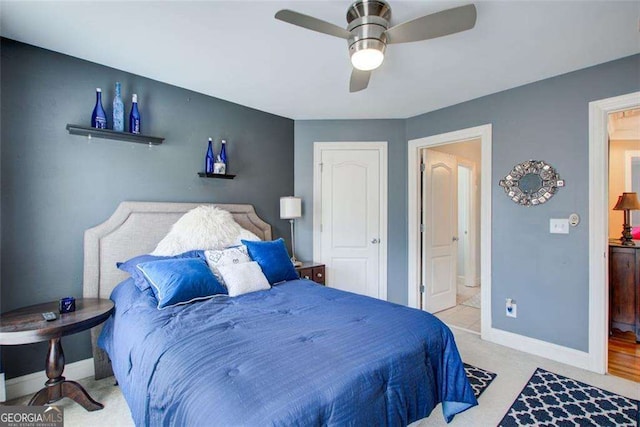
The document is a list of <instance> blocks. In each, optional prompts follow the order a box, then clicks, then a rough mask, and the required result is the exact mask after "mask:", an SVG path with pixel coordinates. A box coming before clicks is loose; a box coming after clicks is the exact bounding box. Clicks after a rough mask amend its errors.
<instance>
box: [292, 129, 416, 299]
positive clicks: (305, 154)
mask: <svg viewBox="0 0 640 427" xmlns="http://www.w3.org/2000/svg"><path fill="white" fill-rule="evenodd" d="M404 132H405V121H404V120H296V123H295V162H296V167H295V187H296V188H295V190H296V191H295V193H296V196H300V197H302V199H303V203H304V206H303V207H304V212H303V216H302V218H301V219H299V220H297V221H296V227H297V228H296V252H297V257H298V258H300V259H303V260H311V259H313V230H312V228H313V215H311V213H312V212H313V209H312V207H313V143H314V142H340V141H349V142H357V141H363V142H367V141H386V142H387V152H388V156H389V183H388V186H389V194H388V204H389V206H388V211H387V215H388V218H389V227H388V236H387V239H388V241H389V242H388V243H389V244H388V249H387V254H388V255H387V256H388V261H387V265H388V270H387V299H388V300H389V301H393V302H397V303H402V304H406V303H407V284H406V283H407V266H406V264H407V244H406V242H407V239H406V235H407V214H406V211H407V208H406V206H407V185H406V184H407V178H406V175H407V172H406V171H407V148H406V139H405V134H404Z"/></svg>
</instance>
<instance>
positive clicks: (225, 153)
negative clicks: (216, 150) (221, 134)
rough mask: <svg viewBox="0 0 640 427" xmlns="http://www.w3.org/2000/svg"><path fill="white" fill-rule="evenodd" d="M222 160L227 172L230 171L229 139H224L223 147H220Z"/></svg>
mask: <svg viewBox="0 0 640 427" xmlns="http://www.w3.org/2000/svg"><path fill="white" fill-rule="evenodd" d="M220 161H221V162H222V163H224V171H225V173H229V163H227V141H226V140H224V139H223V140H222V148H220Z"/></svg>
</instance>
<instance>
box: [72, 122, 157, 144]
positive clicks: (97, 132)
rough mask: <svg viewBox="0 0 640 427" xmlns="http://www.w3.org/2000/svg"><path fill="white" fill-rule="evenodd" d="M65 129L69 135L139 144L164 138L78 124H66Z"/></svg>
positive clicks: (150, 142)
mask: <svg viewBox="0 0 640 427" xmlns="http://www.w3.org/2000/svg"><path fill="white" fill-rule="evenodd" d="M67 130H68V131H69V133H70V134H71V135H82V136H86V137H88V138H102V139H115V140H118V141H128V142H137V143H139V144H149V145H160V144H162V142H163V141H164V138H159V137H157V136H149V135H141V134H135V133H129V132H116V131H113V130H109V129H95V128H92V127H86V126H79V125H67Z"/></svg>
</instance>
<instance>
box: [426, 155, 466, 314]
mask: <svg viewBox="0 0 640 427" xmlns="http://www.w3.org/2000/svg"><path fill="white" fill-rule="evenodd" d="M422 153H423V162H424V165H425V168H424V175H423V178H422V179H423V184H422V189H423V190H422V191H423V197H422V203H423V206H422V212H423V218H422V221H423V222H422V223H423V224H424V233H423V237H422V238H423V243H422V247H423V252H422V269H423V271H422V278H423V286H424V293H423V294H422V297H423V304H422V306H423V307H424V308H425V309H426V310H427V311H428V312H430V313H435V312H438V311H442V310H446V309H447V308H450V307H453V306H454V305H456V279H457V268H456V264H457V263H456V261H457V240H458V164H457V161H456V158H455V157H454V156H452V155H450V154H445V153H441V152H438V151H434V150H429V149H425V150H422Z"/></svg>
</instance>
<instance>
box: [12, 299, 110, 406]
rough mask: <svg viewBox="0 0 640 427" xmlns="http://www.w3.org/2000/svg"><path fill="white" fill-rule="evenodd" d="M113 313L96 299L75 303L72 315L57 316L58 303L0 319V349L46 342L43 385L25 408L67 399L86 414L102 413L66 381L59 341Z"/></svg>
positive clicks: (84, 393)
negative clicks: (48, 316) (48, 315)
mask: <svg viewBox="0 0 640 427" xmlns="http://www.w3.org/2000/svg"><path fill="white" fill-rule="evenodd" d="M48 311H52V312H54V313H56V315H57V316H58V318H57V319H56V320H53V321H50V322H47V321H46V320H44V318H43V317H42V313H45V312H48ZM112 312H113V301H111V300H108V299H98V298H79V299H76V311H74V312H71V313H65V314H58V302H57V301H56V302H49V303H45V304H38V305H32V306H29V307H25V308H20V309H17V310H13V311H9V312H7V313H3V314H2V315H0V345H20V344H31V343H35V342H40V341H47V340H48V341H49V350H48V352H47V359H46V361H45V371H46V373H47V378H49V379H48V380H47V382H45V383H44V385H45V387H44V388H42V389H41V390H40V391H38V392H37V393H36V394H35V395H34V396H33V397H32V398H31V400H30V401H29V405H45V404H50V403H53V402H56V401H58V400H60V399H62V398H63V397H68V398H70V399H73V400H74V401H76V402H77V403H79V404H80V405H81V406H82V407H83V408H85V409H86V410H87V411H95V410H98V409H102V408H103V407H104V406H103V405H102V404H101V403H98V402H96V401H95V400H93V399H92V398H91V396H89V393H87V391H86V390H85V389H84V388H83V387H82V386H81V385H80V384H78V383H77V382H75V381H69V380H66V379H65V378H64V377H63V376H62V372H63V371H64V352H63V351H62V342H61V341H60V340H61V338H62V337H63V336H65V335H71V334H75V333H77V332H80V331H84V330H86V329H90V328H92V327H94V326H96V325H99V324H100V323H102V322H104V321H105V320H107V318H108V317H109V316H110V315H111V313H112Z"/></svg>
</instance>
